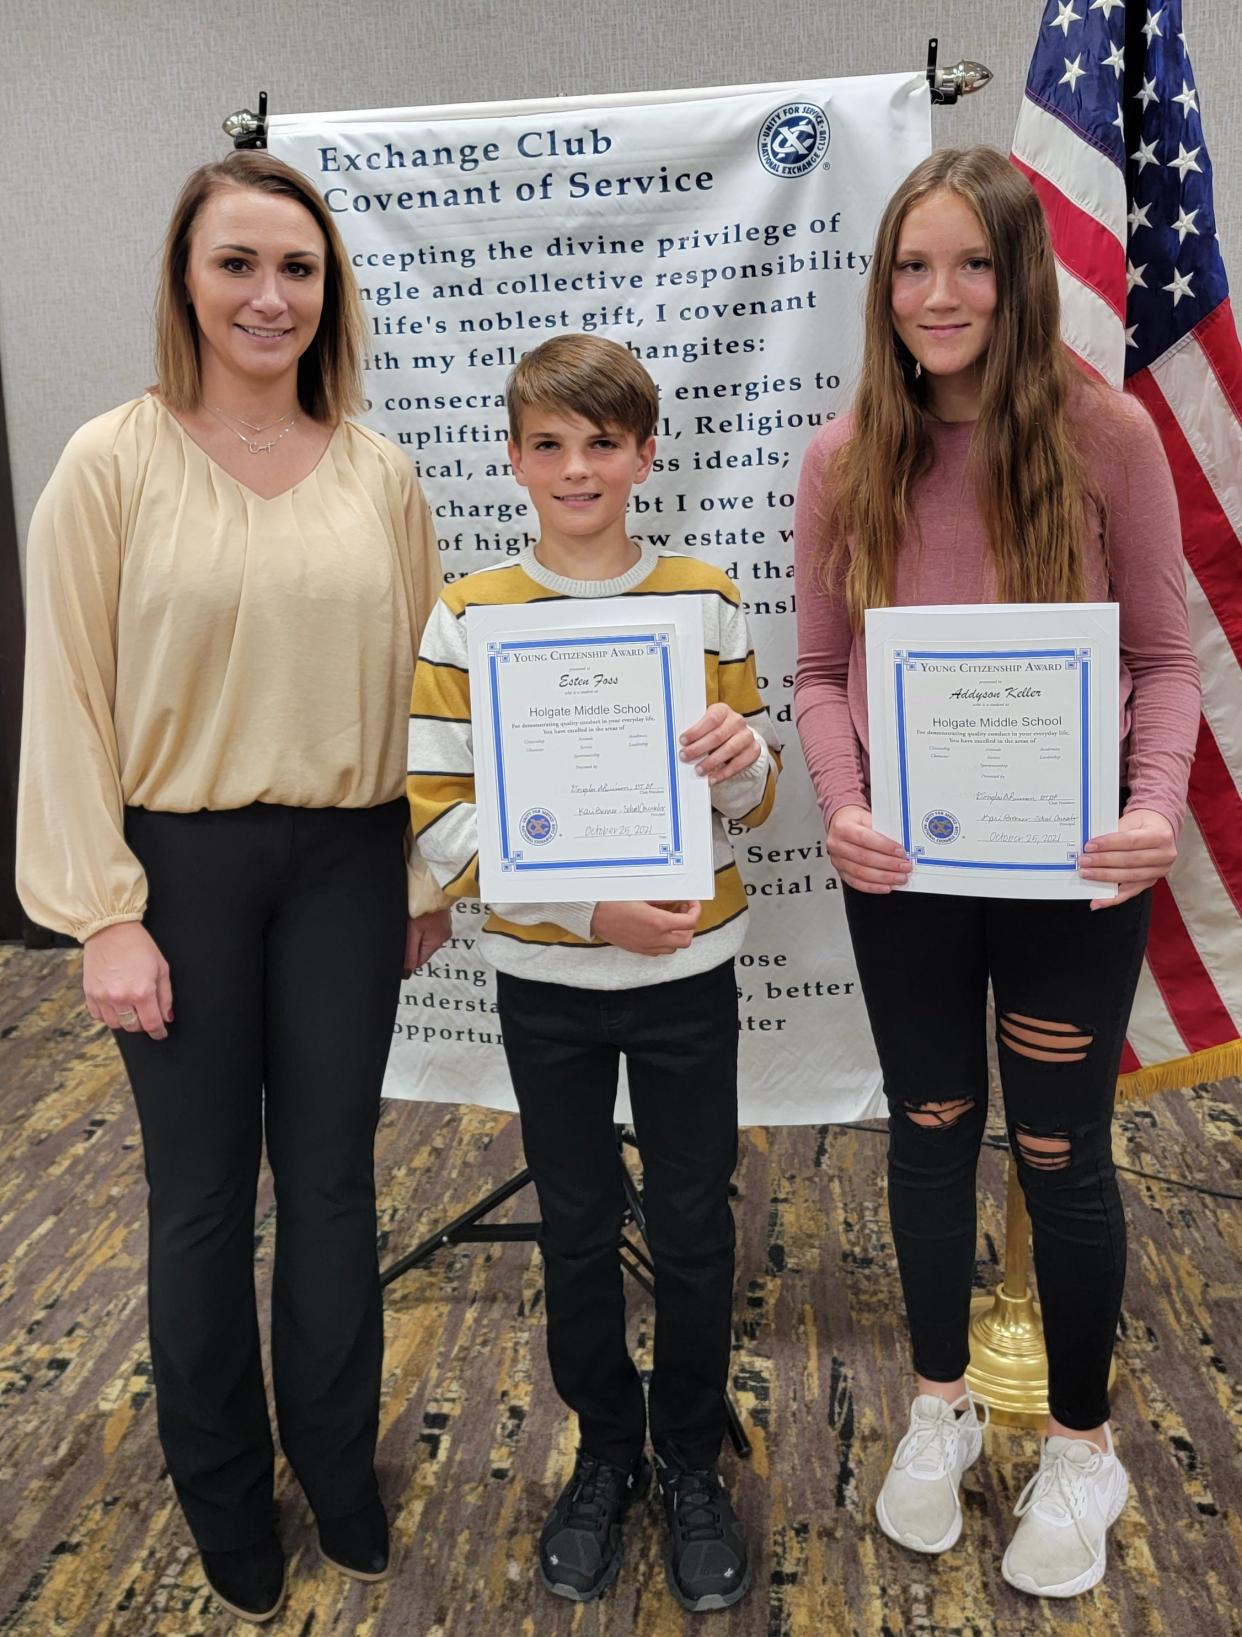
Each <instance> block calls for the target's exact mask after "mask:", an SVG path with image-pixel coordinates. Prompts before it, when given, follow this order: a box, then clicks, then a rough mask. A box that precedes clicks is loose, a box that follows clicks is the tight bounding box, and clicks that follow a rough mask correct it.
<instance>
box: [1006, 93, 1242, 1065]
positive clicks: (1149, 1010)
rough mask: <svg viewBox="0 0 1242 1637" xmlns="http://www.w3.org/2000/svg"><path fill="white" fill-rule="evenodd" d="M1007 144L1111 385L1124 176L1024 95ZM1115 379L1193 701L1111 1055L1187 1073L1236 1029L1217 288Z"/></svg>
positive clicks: (1241, 790)
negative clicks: (1175, 551)
mask: <svg viewBox="0 0 1242 1637" xmlns="http://www.w3.org/2000/svg"><path fill="white" fill-rule="evenodd" d="M1012 158H1013V162H1014V164H1015V165H1016V166H1017V167H1018V169H1019V170H1021V171H1022V172H1023V173H1024V174H1025V175H1026V176H1027V177H1029V179H1030V181H1031V182H1032V184H1033V186H1034V187H1035V189H1036V192H1037V193H1038V194H1039V197H1040V200H1041V201H1042V203H1043V206H1044V210H1045V212H1046V214H1047V216H1048V220H1049V225H1050V227H1051V230H1052V239H1053V247H1054V252H1055V254H1056V259H1057V277H1058V283H1059V285H1060V290H1061V303H1062V326H1061V328H1062V335H1063V337H1064V339H1065V342H1066V345H1067V346H1069V347H1070V349H1071V350H1072V351H1073V352H1074V353H1075V354H1076V355H1077V356H1078V358H1079V359H1080V360H1081V361H1082V362H1083V363H1084V364H1085V365H1086V366H1087V367H1088V368H1089V369H1091V370H1094V371H1095V372H1096V373H1097V374H1099V375H1101V376H1103V377H1104V379H1105V380H1107V381H1109V382H1110V383H1112V384H1113V385H1114V386H1118V387H1119V386H1121V385H1122V384H1123V379H1124V362H1125V308H1126V299H1125V298H1126V196H1125V180H1124V177H1123V175H1122V173H1121V171H1120V170H1119V168H1118V167H1117V166H1116V165H1115V164H1114V163H1113V162H1112V160H1110V159H1109V158H1108V157H1107V155H1105V154H1102V153H1100V152H1099V151H1098V150H1097V149H1096V148H1094V147H1093V146H1092V145H1091V144H1090V143H1089V142H1086V141H1084V140H1083V138H1082V137H1081V136H1080V135H1079V134H1078V133H1077V132H1075V131H1074V130H1072V129H1071V128H1070V127H1069V126H1068V125H1066V124H1065V123H1064V121H1062V120H1061V119H1058V118H1057V117H1056V116H1055V115H1053V114H1050V113H1049V112H1047V110H1046V109H1044V108H1041V107H1040V106H1039V105H1038V104H1037V103H1035V102H1033V101H1032V100H1031V99H1030V98H1029V97H1028V98H1027V99H1026V100H1025V101H1024V103H1023V108H1022V113H1021V115H1020V116H1019V119H1018V126H1017V130H1016V132H1015V135H1014V144H1013V155H1012ZM1126 389H1127V390H1128V391H1130V392H1132V393H1133V394H1134V395H1135V396H1136V397H1137V398H1138V399H1139V400H1140V401H1141V402H1142V403H1143V404H1144V405H1145V407H1146V408H1147V410H1148V412H1149V413H1150V414H1151V416H1152V418H1153V420H1154V421H1155V423H1156V426H1157V428H1158V429H1159V432H1160V435H1161V439H1162V441H1163V443H1164V447H1165V452H1166V454H1167V455H1168V458H1169V464H1170V466H1171V467H1172V470H1173V479H1174V483H1175V485H1176V487H1177V493H1178V503H1179V506H1180V510H1181V520H1182V544H1183V549H1184V551H1185V555H1186V584H1187V596H1188V601H1189V609H1190V632H1191V639H1192V641H1193V643H1194V647H1195V652H1196V654H1197V655H1198V659H1199V665H1200V670H1201V672H1202V678H1203V715H1202V719H1201V721H1200V727H1199V742H1198V748H1197V751H1196V755H1195V761H1194V766H1193V768H1192V771H1191V777H1190V792H1189V813H1188V816H1187V819H1186V823H1185V827H1184V830H1183V833H1182V839H1181V844H1180V850H1179V857H1178V860H1177V863H1176V865H1175V866H1174V868H1173V870H1172V872H1171V873H1170V875H1169V878H1168V880H1167V881H1165V882H1161V883H1160V884H1159V885H1158V886H1157V888H1156V890H1155V894H1154V901H1153V909H1152V928H1151V937H1150V940H1149V944H1148V953H1147V959H1146V962H1145V963H1144V968H1143V973H1142V976H1141V978H1140V980H1139V987H1138V994H1137V997H1136V1000H1135V1004H1134V1011H1133V1014H1132V1016H1131V1022H1130V1033H1129V1039H1128V1041H1127V1043H1126V1050H1125V1053H1124V1056H1123V1059H1122V1065H1121V1066H1122V1070H1123V1072H1133V1071H1136V1070H1139V1069H1149V1068H1153V1067H1157V1066H1158V1065H1160V1064H1162V1063H1170V1062H1173V1061H1175V1060H1178V1059H1190V1060H1191V1062H1190V1063H1189V1064H1188V1066H1187V1069H1186V1078H1187V1079H1188V1080H1192V1079H1193V1078H1194V1066H1193V1059H1194V1057H1195V1055H1196V1054H1197V1053H1201V1052H1209V1051H1213V1050H1215V1049H1216V1048H1218V1047H1221V1046H1228V1045H1230V1044H1233V1043H1236V1042H1238V1040H1239V1037H1240V1036H1242V595H1240V588H1242V349H1240V348H1239V344H1238V337H1237V332H1236V329H1235V326H1234V320H1233V313H1232V310H1231V308H1230V305H1229V303H1228V301H1225V302H1222V303H1221V304H1220V305H1219V306H1218V307H1216V308H1215V309H1214V310H1213V311H1212V312H1211V313H1210V314H1209V315H1208V316H1207V318H1205V319H1204V320H1203V321H1202V322H1201V323H1200V324H1199V325H1198V326H1197V328H1196V329H1195V330H1194V331H1192V332H1191V334H1189V335H1187V336H1185V337H1184V338H1183V339H1182V340H1181V341H1180V342H1178V343H1177V344H1176V345H1175V346H1173V347H1171V348H1170V349H1169V351H1168V352H1167V353H1165V354H1164V355H1163V356H1162V357H1161V358H1159V359H1158V360H1157V361H1156V362H1155V363H1154V364H1153V365H1152V366H1151V368H1150V369H1147V370H1143V371H1142V372H1140V373H1139V374H1137V375H1135V376H1134V377H1132V378H1131V380H1130V381H1129V382H1128V383H1126Z"/></svg>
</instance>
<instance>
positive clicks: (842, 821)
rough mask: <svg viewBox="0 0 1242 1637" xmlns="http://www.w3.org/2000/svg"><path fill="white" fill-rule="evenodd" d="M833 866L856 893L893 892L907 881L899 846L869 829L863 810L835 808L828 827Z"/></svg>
mask: <svg viewBox="0 0 1242 1637" xmlns="http://www.w3.org/2000/svg"><path fill="white" fill-rule="evenodd" d="M828 856H829V858H831V860H832V867H833V869H834V870H836V872H837V874H838V875H839V876H840V877H841V879H842V881H844V882H845V884H846V886H847V887H853V888H854V890H855V892H892V890H893V888H894V887H904V886H905V884H906V882H907V881H908V880H909V879H910V868H911V866H910V860H909V859H908V858H907V857H906V855H905V853H904V852H903V851H902V847H901V843H900V842H897V841H893V840H891V839H890V838H889V837H888V836H882V835H881V834H880V832H879V831H878V830H875V829H873V828H872V825H871V814H870V812H869V811H868V810H867V808H865V807H838V808H837V810H836V812H835V813H834V814H833V815H832V823H831V824H830V825H829V826H828Z"/></svg>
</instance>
